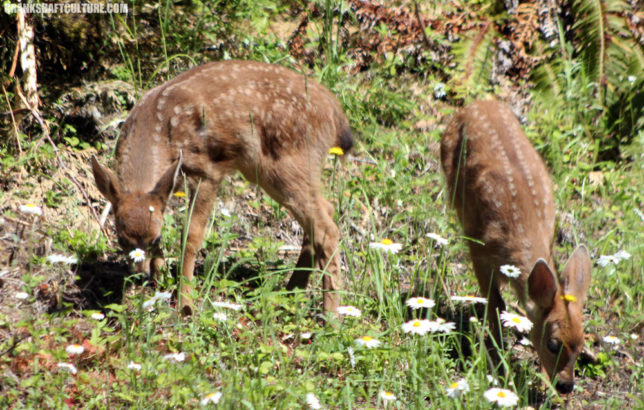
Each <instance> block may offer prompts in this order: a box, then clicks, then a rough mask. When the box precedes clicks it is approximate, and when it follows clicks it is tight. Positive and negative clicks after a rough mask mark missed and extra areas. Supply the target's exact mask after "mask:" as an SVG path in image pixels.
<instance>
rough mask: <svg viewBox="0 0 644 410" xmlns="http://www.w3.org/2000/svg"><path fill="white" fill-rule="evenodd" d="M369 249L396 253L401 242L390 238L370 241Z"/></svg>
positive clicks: (400, 247)
mask: <svg viewBox="0 0 644 410" xmlns="http://www.w3.org/2000/svg"><path fill="white" fill-rule="evenodd" d="M369 247H370V248H371V249H379V250H381V251H385V252H388V253H394V254H395V253H398V252H400V250H401V249H402V244H400V243H396V242H394V241H392V240H391V239H383V240H382V241H380V242H371V243H370V244H369Z"/></svg>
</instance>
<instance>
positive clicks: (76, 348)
mask: <svg viewBox="0 0 644 410" xmlns="http://www.w3.org/2000/svg"><path fill="white" fill-rule="evenodd" d="M65 351H67V353H69V354H81V353H83V352H84V351H85V348H84V347H83V346H82V345H69V346H67V347H66V348H65Z"/></svg>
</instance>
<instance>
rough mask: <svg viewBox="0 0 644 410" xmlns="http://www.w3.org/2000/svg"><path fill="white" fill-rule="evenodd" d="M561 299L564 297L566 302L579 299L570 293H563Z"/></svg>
mask: <svg viewBox="0 0 644 410" xmlns="http://www.w3.org/2000/svg"><path fill="white" fill-rule="evenodd" d="M561 299H563V300H564V301H565V302H568V303H572V302H576V301H577V297H575V295H568V294H566V295H563V296H562V297H561Z"/></svg>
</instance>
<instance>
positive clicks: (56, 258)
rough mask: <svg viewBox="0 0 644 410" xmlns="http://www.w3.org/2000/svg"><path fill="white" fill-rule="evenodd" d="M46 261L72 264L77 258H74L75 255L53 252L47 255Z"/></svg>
mask: <svg viewBox="0 0 644 410" xmlns="http://www.w3.org/2000/svg"><path fill="white" fill-rule="evenodd" d="M47 262H49V263H51V264H52V265H53V264H56V263H64V264H67V265H72V264H74V263H76V262H78V259H76V257H75V256H65V255H61V254H59V253H54V254H51V255H49V256H47Z"/></svg>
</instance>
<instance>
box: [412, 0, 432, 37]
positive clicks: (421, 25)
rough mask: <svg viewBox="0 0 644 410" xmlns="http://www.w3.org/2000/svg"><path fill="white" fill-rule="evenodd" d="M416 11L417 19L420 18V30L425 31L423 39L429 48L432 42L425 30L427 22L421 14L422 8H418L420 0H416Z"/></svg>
mask: <svg viewBox="0 0 644 410" xmlns="http://www.w3.org/2000/svg"><path fill="white" fill-rule="evenodd" d="M414 13H415V14H416V19H417V20H418V24H419V25H420V31H421V32H422V33H423V41H425V45H426V46H427V48H429V49H431V48H432V43H430V41H429V37H427V33H426V32H425V22H424V21H423V19H422V17H421V16H420V10H419V9H418V0H414Z"/></svg>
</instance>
